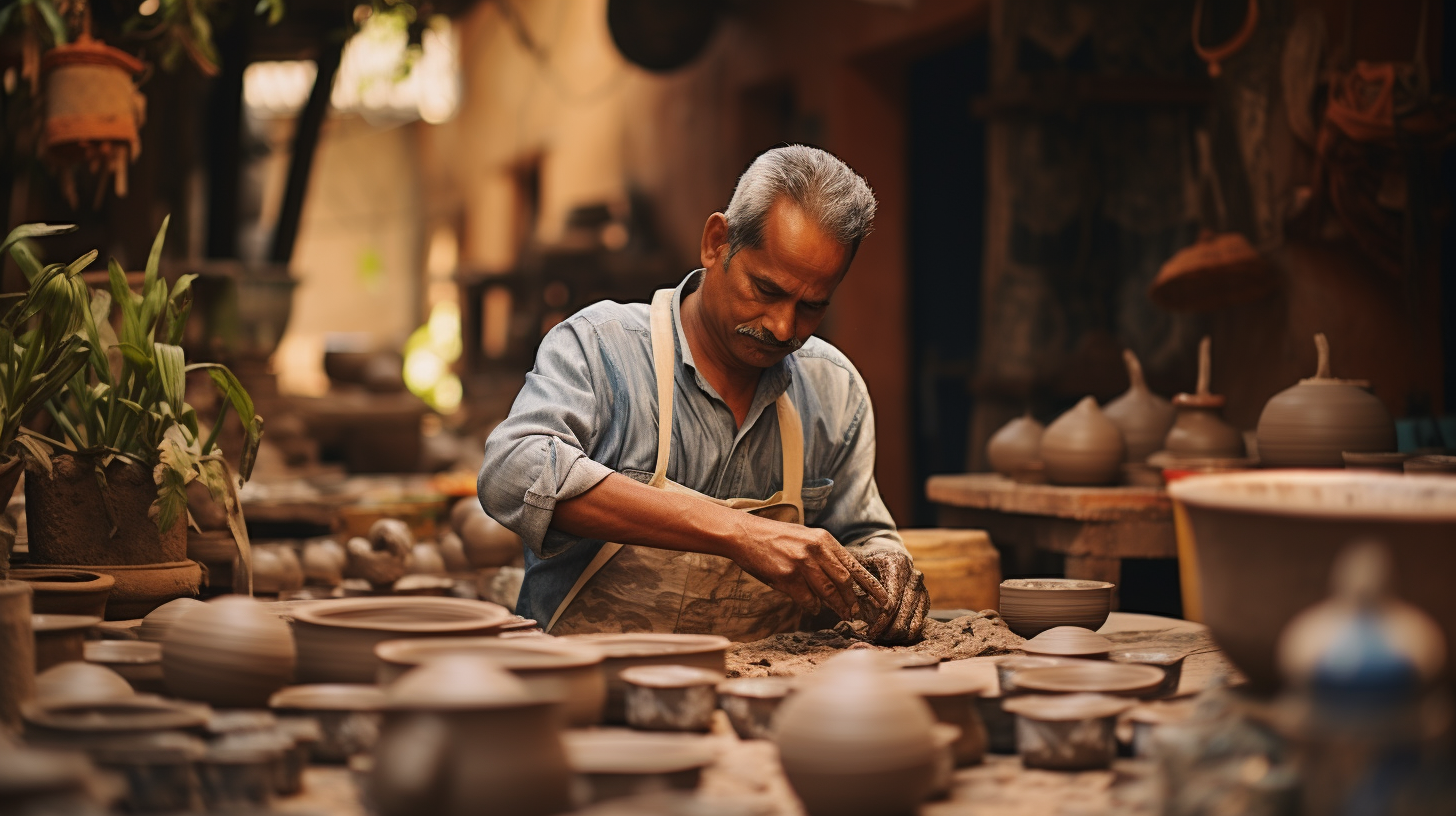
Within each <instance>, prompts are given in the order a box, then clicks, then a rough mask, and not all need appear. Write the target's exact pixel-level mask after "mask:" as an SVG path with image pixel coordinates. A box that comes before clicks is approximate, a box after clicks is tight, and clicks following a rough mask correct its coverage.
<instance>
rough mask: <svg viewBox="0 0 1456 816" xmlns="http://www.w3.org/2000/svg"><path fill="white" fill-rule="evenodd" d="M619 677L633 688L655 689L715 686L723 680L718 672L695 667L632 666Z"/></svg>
mask: <svg viewBox="0 0 1456 816" xmlns="http://www.w3.org/2000/svg"><path fill="white" fill-rule="evenodd" d="M620 676H621V678H622V680H624V681H626V682H628V683H631V684H632V685H634V686H642V687H643V688H655V689H682V688H697V687H699V686H717V685H718V684H719V683H721V682H723V679H724V678H723V675H722V673H720V672H715V671H711V670H709V669H700V668H698V667H696V666H633V667H632V668H630V669H623V670H622V673H621V675H620Z"/></svg>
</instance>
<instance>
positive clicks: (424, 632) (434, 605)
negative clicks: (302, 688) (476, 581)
mask: <svg viewBox="0 0 1456 816" xmlns="http://www.w3.org/2000/svg"><path fill="white" fill-rule="evenodd" d="M514 618H515V615H513V614H511V612H510V610H508V609H506V608H505V607H503V606H500V605H498V604H493V603H488V602H486V601H470V600H465V599H462V598H436V597H429V596H407V597H378V598H343V599H339V600H328V601H312V602H309V603H306V604H303V605H301V606H300V607H298V608H297V609H296V610H294V612H293V632H294V637H295V638H296V639H297V641H298V673H297V682H299V683H372V682H374V680H375V678H376V676H377V675H378V672H379V661H378V659H377V658H375V656H374V647H375V646H376V645H378V644H379V643H381V642H382V641H386V640H396V639H400V638H424V637H465V636H478V635H492V634H497V633H498V632H499V631H500V628H501V626H503V625H505V624H506V623H508V622H510V621H511V620H513V619H514Z"/></svg>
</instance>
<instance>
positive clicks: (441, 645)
mask: <svg viewBox="0 0 1456 816" xmlns="http://www.w3.org/2000/svg"><path fill="white" fill-rule="evenodd" d="M462 654H463V655H480V656H484V657H489V658H490V659H492V660H494V661H496V662H497V663H499V664H501V666H503V667H504V668H506V669H510V670H511V671H536V670H549V669H572V668H581V667H583V666H592V665H595V664H597V663H600V662H602V659H603V658H604V657H605V655H603V653H602V650H601V649H597V648H595V647H592V646H588V645H586V644H584V643H571V642H568V641H564V640H562V639H561V638H545V637H543V638H505V639H502V638H498V637H491V636H485V637H459V638H454V637H446V638H405V639H402V640H386V641H383V642H381V643H379V644H378V645H376V646H375V647H374V656H375V657H378V658H379V659H380V660H382V661H384V662H385V663H392V664H394V665H397V666H418V665H420V664H422V663H424V662H426V661H428V660H433V659H435V658H438V657H443V656H445V655H462Z"/></svg>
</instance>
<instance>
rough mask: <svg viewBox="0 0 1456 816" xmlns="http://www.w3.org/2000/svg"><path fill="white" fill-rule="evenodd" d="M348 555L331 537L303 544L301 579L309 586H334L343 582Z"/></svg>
mask: <svg viewBox="0 0 1456 816" xmlns="http://www.w3.org/2000/svg"><path fill="white" fill-rule="evenodd" d="M347 560H348V556H347V555H346V554H345V553H344V548H343V547H341V546H339V542H337V541H334V540H333V539H327V540H324V541H310V542H308V543H307V544H305V545H303V581H304V583H305V584H307V585H310V586H325V587H336V586H338V585H339V584H342V583H343V582H344V564H345V563H346V562H347Z"/></svg>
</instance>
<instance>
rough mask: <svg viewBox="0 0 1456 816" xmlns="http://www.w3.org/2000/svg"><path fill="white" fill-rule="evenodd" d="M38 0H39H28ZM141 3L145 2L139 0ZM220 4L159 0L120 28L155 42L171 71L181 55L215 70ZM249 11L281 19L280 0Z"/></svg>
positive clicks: (261, 0)
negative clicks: (214, 31) (215, 34)
mask: <svg viewBox="0 0 1456 816" xmlns="http://www.w3.org/2000/svg"><path fill="white" fill-rule="evenodd" d="M32 2H41V0H32ZM143 6H145V4H143ZM223 6H224V4H223V3H222V2H219V0H161V2H160V3H158V4H156V5H154V6H153V8H155V9H156V11H154V12H152V13H151V14H150V15H143V14H142V13H141V12H140V11H138V13H137V14H136V16H134V17H132V18H131V19H130V20H128V21H127V23H126V25H125V26H124V30H125V31H126V33H128V34H134V35H137V36H139V37H141V38H142V39H145V40H150V41H153V42H155V43H156V44H157V52H158V53H159V56H160V59H161V63H162V67H163V68H166V69H167V70H169V71H171V70H173V69H175V68H176V67H177V64H178V63H179V62H180V61H181V60H182V57H183V56H186V57H187V58H188V59H190V60H192V62H193V64H195V65H196V66H197V67H198V68H199V69H201V70H202V72H203V73H204V74H207V75H208V76H213V75H215V74H216V73H217V69H218V59H217V47H216V46H214V45H213V42H212V23H213V20H214V19H216V18H217V16H218V14H219V11H220V9H222V7H223ZM253 13H254V14H257V15H258V16H259V17H266V18H267V19H268V25H277V24H278V22H279V21H280V20H282V19H283V0H257V4H256V5H255V6H254V8H253Z"/></svg>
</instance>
